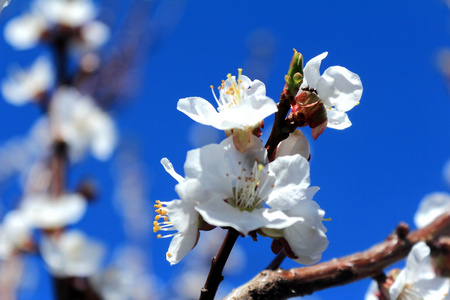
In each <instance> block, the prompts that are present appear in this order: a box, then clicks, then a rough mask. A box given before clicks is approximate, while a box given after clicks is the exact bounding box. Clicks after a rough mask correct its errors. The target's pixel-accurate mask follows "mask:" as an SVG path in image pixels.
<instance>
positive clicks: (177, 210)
mask: <svg viewBox="0 0 450 300" xmlns="http://www.w3.org/2000/svg"><path fill="white" fill-rule="evenodd" d="M166 210H167V214H168V216H169V219H170V222H171V223H172V225H173V226H174V227H175V228H176V230H177V231H178V232H181V233H183V232H186V231H189V230H191V229H192V228H193V229H194V230H196V231H197V230H198V226H197V219H198V213H197V211H196V210H195V209H194V204H193V203H190V202H188V201H183V200H173V201H170V202H169V203H167V207H166Z"/></svg>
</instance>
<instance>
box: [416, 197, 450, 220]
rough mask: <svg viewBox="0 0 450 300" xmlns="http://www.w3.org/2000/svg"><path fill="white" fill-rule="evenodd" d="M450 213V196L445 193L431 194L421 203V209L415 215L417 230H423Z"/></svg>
mask: <svg viewBox="0 0 450 300" xmlns="http://www.w3.org/2000/svg"><path fill="white" fill-rule="evenodd" d="M448 211H450V194H448V193H443V192H441V193H439V192H436V193H432V194H429V195H427V196H425V197H424V198H423V200H422V202H420V205H419V209H418V210H417V212H416V214H415V215H414V223H415V224H416V226H417V228H423V227H425V226H427V225H428V224H430V223H431V222H433V221H434V220H435V219H436V218H437V217H439V216H440V215H442V214H444V213H446V212H448Z"/></svg>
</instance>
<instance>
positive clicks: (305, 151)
mask: <svg viewBox="0 0 450 300" xmlns="http://www.w3.org/2000/svg"><path fill="white" fill-rule="evenodd" d="M295 154H300V155H301V156H303V157H304V158H306V159H309V155H310V149H309V143H308V140H307V139H306V137H305V136H304V134H303V132H302V131H301V130H300V129H296V130H295V131H294V132H292V133H291V134H289V137H288V138H287V139H285V140H283V141H281V143H280V144H279V145H278V147H277V150H276V155H275V157H281V156H286V155H295Z"/></svg>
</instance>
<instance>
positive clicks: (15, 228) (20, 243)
mask: <svg viewBox="0 0 450 300" xmlns="http://www.w3.org/2000/svg"><path fill="white" fill-rule="evenodd" d="M31 230H32V228H31V223H30V222H29V220H28V218H26V216H25V215H24V213H23V212H22V211H20V210H13V211H10V212H8V213H7V214H6V216H5V218H4V219H3V223H2V224H1V225H0V259H8V258H9V257H10V256H11V255H12V254H13V253H14V252H15V251H16V250H20V249H24V248H26V246H27V244H28V243H29V242H30V241H31Z"/></svg>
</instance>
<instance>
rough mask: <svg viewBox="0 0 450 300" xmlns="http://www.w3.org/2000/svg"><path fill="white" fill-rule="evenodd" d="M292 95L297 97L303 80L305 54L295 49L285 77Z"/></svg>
mask: <svg viewBox="0 0 450 300" xmlns="http://www.w3.org/2000/svg"><path fill="white" fill-rule="evenodd" d="M284 79H285V81H286V84H287V88H288V90H289V93H290V94H291V96H293V97H295V95H297V92H298V90H299V88H300V85H301V84H302V82H303V55H302V54H301V53H299V52H297V50H295V49H294V55H293V56H292V59H291V64H290V65H289V70H288V72H287V75H286V76H285V77H284Z"/></svg>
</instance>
